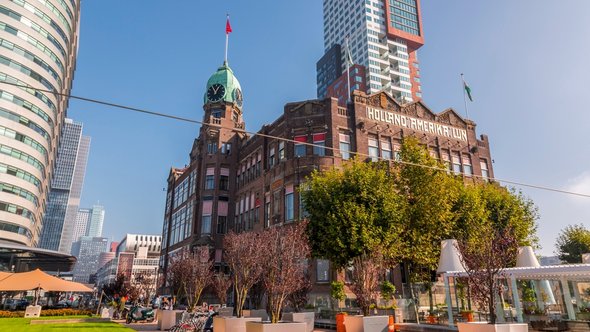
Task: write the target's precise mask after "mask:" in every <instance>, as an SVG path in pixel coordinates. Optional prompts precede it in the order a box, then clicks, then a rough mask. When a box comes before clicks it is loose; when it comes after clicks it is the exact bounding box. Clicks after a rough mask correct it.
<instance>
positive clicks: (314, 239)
mask: <svg viewBox="0 0 590 332" xmlns="http://www.w3.org/2000/svg"><path fill="white" fill-rule="evenodd" d="M388 173H389V168H388V166H387V165H386V164H383V163H364V162H361V161H358V160H353V161H351V162H350V163H347V164H346V165H345V166H344V167H343V169H342V170H338V169H333V170H328V171H324V172H322V173H319V172H317V171H316V172H314V173H312V176H311V178H310V179H309V181H308V190H306V191H303V192H302V195H303V200H304V203H305V206H306V209H307V210H308V211H309V213H310V218H309V219H310V222H309V224H308V228H307V234H308V236H309V241H310V245H311V249H312V254H313V256H314V257H321V258H327V259H329V260H330V261H331V262H332V263H333V264H334V265H335V266H336V267H337V268H342V267H344V266H346V265H347V264H348V263H349V262H350V261H351V260H352V259H353V258H355V257H359V256H361V255H363V254H367V253H371V252H372V251H373V250H375V248H377V247H381V248H387V250H388V251H387V252H385V253H384V254H385V255H386V256H392V255H393V254H395V253H396V252H397V250H396V245H395V243H396V239H397V238H398V234H399V227H400V224H401V220H402V219H401V216H402V215H401V209H400V201H401V200H400V197H399V195H398V194H397V191H396V190H395V187H394V183H393V181H392V179H391V177H390V176H389V175H388Z"/></svg>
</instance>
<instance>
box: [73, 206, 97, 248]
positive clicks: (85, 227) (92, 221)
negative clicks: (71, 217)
mask: <svg viewBox="0 0 590 332" xmlns="http://www.w3.org/2000/svg"><path fill="white" fill-rule="evenodd" d="M104 215H105V211H104V207H103V206H102V205H93V206H92V208H91V209H86V208H84V209H78V213H77V215H76V218H75V222H74V228H73V230H72V243H73V242H76V241H79V240H80V239H81V238H82V237H84V236H87V237H100V236H101V235H102V225H103V223H104ZM71 253H72V255H74V256H75V255H76V250H75V249H74V247H72V249H71Z"/></svg>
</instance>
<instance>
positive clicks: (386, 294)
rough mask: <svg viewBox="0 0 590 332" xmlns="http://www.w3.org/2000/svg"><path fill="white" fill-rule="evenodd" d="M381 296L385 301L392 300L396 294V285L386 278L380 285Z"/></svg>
mask: <svg viewBox="0 0 590 332" xmlns="http://www.w3.org/2000/svg"><path fill="white" fill-rule="evenodd" d="M379 288H380V292H381V298H382V299H383V300H385V301H390V300H392V299H393V296H394V295H395V285H394V284H392V283H390V282H389V281H387V280H385V281H383V282H382V283H381V285H379Z"/></svg>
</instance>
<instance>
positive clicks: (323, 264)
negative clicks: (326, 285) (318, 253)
mask: <svg viewBox="0 0 590 332" xmlns="http://www.w3.org/2000/svg"><path fill="white" fill-rule="evenodd" d="M316 264H317V265H316V280H317V282H328V281H330V261H329V260H327V259H318V260H317V262H316Z"/></svg>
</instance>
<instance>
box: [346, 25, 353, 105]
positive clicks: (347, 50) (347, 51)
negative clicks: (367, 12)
mask: <svg viewBox="0 0 590 332" xmlns="http://www.w3.org/2000/svg"><path fill="white" fill-rule="evenodd" d="M348 47H349V46H348V36H346V53H347V54H346V92H347V93H348V102H352V100H351V99H350V63H349V61H348V59H349V58H350V49H349V48H348Z"/></svg>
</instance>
